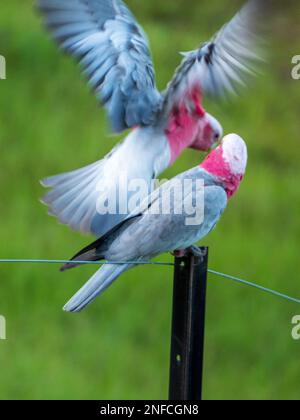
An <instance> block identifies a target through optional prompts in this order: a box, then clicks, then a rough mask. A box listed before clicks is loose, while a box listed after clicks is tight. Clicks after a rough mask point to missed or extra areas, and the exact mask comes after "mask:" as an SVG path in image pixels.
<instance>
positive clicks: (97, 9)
mask: <svg viewBox="0 0 300 420" xmlns="http://www.w3.org/2000/svg"><path fill="white" fill-rule="evenodd" d="M38 8H39V10H40V12H41V13H42V16H43V19H44V22H45V25H46V26H47V28H48V29H49V30H50V32H51V34H52V36H53V38H54V39H55V40H56V41H57V42H58V44H59V45H60V47H61V48H62V49H63V50H64V51H65V52H67V53H68V54H70V55H72V56H74V57H76V58H77V59H78V60H79V61H80V63H81V65H82V67H83V68H84V72H85V74H86V76H87V77H88V80H89V84H90V85H91V87H92V89H93V90H94V91H95V93H96V96H97V98H98V99H99V100H100V101H101V103H102V104H103V105H105V106H106V108H107V110H108V115H109V118H110V121H111V124H112V128H113V130H114V131H116V132H120V131H122V130H125V129H127V128H130V127H134V126H139V125H142V126H143V125H151V124H153V123H154V121H155V119H156V114H157V112H158V110H159V108H160V104H161V95H160V94H159V92H158V91H157V89H156V85H155V74H154V68H153V64H152V60H151V54H150V50H149V45H148V41H147V39H146V36H145V34H144V32H143V30H142V28H141V27H140V25H139V24H138V23H137V21H136V19H135V18H134V16H133V15H132V13H131V12H130V10H129V9H128V8H127V7H126V5H125V4H124V3H123V1H122V0H39V1H38Z"/></svg>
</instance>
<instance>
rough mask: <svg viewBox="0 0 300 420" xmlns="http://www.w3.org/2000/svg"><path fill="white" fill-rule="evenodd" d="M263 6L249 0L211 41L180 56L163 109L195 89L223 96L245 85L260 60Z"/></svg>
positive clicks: (256, 0) (258, 2)
mask: <svg viewBox="0 0 300 420" xmlns="http://www.w3.org/2000/svg"><path fill="white" fill-rule="evenodd" d="M263 3H264V2H263V1H262V0H250V1H248V2H247V3H246V4H245V6H244V7H243V8H242V9H241V10H240V12H239V13H238V14H236V16H235V17H234V18H233V19H232V20H231V21H230V22H229V23H227V24H226V25H225V26H224V27H223V28H222V29H221V30H220V31H219V32H218V33H217V34H216V35H215V36H214V38H213V39H212V40H211V41H209V42H206V43H205V44H204V45H202V47H200V48H199V49H197V50H195V51H191V52H188V53H183V55H184V60H183V61H182V63H181V65H180V67H179V68H178V70H177V71H176V73H175V76H174V78H173V80H172V81H171V83H170V84H169V86H168V88H167V91H166V93H165V98H164V108H165V109H164V110H166V107H167V108H168V105H169V106H172V105H173V104H174V101H175V102H176V99H177V98H182V96H183V95H184V93H185V92H189V91H190V90H191V89H193V88H195V87H197V88H198V89H199V91H200V92H201V93H205V94H208V95H214V96H224V95H226V94H228V93H230V94H231V93H236V90H237V88H238V87H239V86H241V85H243V86H244V85H245V84H246V81H247V76H249V75H254V74H255V73H256V71H255V68H256V67H257V64H258V63H259V62H260V61H262V54H261V53H260V52H259V49H260V48H259V47H260V37H259V36H258V35H257V33H258V32H259V29H260V28H259V27H260V24H261V23H262V21H263V19H262V16H263V11H264V4H263Z"/></svg>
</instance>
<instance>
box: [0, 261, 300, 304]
mask: <svg viewBox="0 0 300 420" xmlns="http://www.w3.org/2000/svg"><path fill="white" fill-rule="evenodd" d="M71 263H72V261H70V260H43V259H0V264H71ZM76 264H78V265H97V266H101V265H108V264H109V265H121V264H128V265H152V266H161V267H174V266H175V264H174V263H166V262H157V261H126V262H124V261H114V262H109V261H76ZM208 273H209V274H212V275H214V276H217V277H221V278H223V279H226V280H231V281H234V282H236V283H239V284H242V285H244V286H248V287H251V288H254V289H257V290H260V291H261V292H264V293H268V294H270V295H273V296H276V297H278V298H282V299H285V300H287V301H290V302H293V303H298V304H300V299H296V298H294V297H291V296H288V295H285V294H283V293H280V292H277V291H276V290H272V289H269V288H267V287H264V286H261V285H259V284H257V283H253V282H250V281H247V280H244V279H241V278H239V277H235V276H231V275H229V274H225V273H220V272H219V271H215V270H208Z"/></svg>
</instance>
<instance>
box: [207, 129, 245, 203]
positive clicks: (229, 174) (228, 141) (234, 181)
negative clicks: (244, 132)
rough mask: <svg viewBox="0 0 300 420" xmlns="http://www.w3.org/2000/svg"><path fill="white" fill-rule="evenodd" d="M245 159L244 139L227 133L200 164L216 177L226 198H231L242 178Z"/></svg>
mask: <svg viewBox="0 0 300 420" xmlns="http://www.w3.org/2000/svg"><path fill="white" fill-rule="evenodd" d="M247 160H248V153H247V146H246V144H245V142H244V140H243V139H242V138H241V137H239V136H238V135H237V134H229V135H228V136H226V137H224V139H223V140H222V142H221V144H220V146H218V147H217V148H216V149H215V150H213V151H212V152H211V153H210V154H209V155H208V156H207V158H206V159H205V160H204V162H203V163H202V164H201V165H200V166H201V168H203V169H205V170H206V171H207V172H209V173H210V174H212V175H214V176H215V177H216V178H218V180H219V181H220V182H221V184H222V185H223V186H224V189H225V191H226V193H227V196H228V198H231V197H232V196H233V195H234V194H235V192H236V191H237V190H238V188H239V186H240V183H241V181H242V180H243V178H244V175H245V172H246V167H247Z"/></svg>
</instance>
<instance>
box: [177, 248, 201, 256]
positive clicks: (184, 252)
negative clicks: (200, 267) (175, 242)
mask: <svg viewBox="0 0 300 420" xmlns="http://www.w3.org/2000/svg"><path fill="white" fill-rule="evenodd" d="M172 255H174V257H176V258H183V257H187V256H189V255H193V256H194V257H198V258H203V257H204V253H203V250H202V249H201V248H199V247H198V246H191V247H189V248H186V249H178V250H176V251H174V252H173V253H172Z"/></svg>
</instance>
